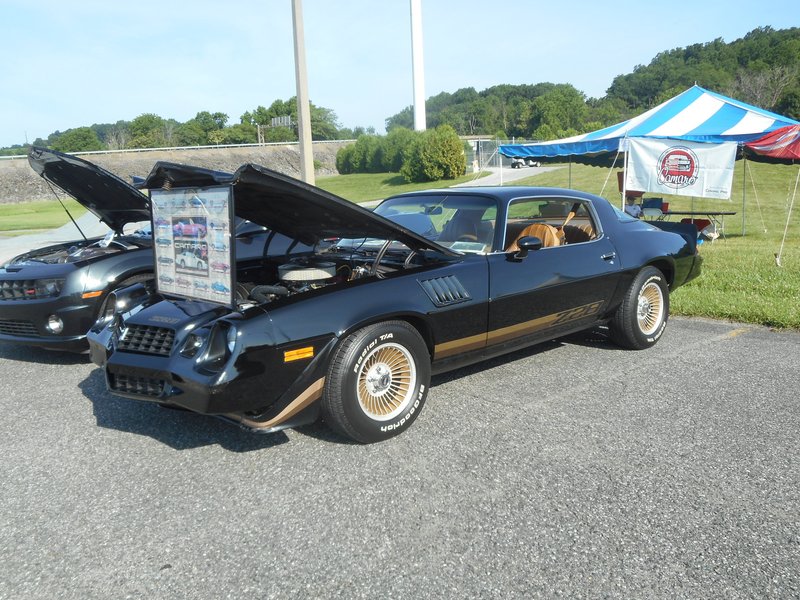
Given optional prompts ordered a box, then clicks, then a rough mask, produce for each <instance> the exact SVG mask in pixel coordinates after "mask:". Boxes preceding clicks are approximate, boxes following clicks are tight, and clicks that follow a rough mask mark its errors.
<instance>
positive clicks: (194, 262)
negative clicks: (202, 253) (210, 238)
mask: <svg viewBox="0 0 800 600" xmlns="http://www.w3.org/2000/svg"><path fill="white" fill-rule="evenodd" d="M175 262H176V263H177V265H178V266H179V267H181V268H182V269H203V270H205V269H207V268H208V263H206V261H204V260H203V259H202V258H200V257H199V256H197V254H195V253H194V252H191V251H189V250H185V251H183V252H181V253H180V254H178V255H176V256H175Z"/></svg>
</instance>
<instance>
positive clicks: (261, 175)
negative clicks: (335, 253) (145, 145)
mask: <svg viewBox="0 0 800 600" xmlns="http://www.w3.org/2000/svg"><path fill="white" fill-rule="evenodd" d="M214 185H230V186H232V189H233V198H234V211H235V213H236V216H237V217H241V218H242V219H247V220H248V221H252V222H253V223H256V224H258V225H263V226H265V227H268V228H269V229H272V230H273V231H276V232H278V233H281V234H283V235H286V236H289V237H291V238H294V239H297V240H299V241H301V242H302V243H304V244H307V245H310V246H313V245H314V244H315V243H317V242H319V241H320V240H323V239H330V238H351V239H353V238H379V239H390V240H396V241H398V242H402V243H403V244H405V245H406V246H408V247H409V248H411V249H413V250H425V249H430V250H436V251H437V252H441V253H444V254H447V255H453V256H455V255H457V253H456V252H453V251H452V250H449V249H448V248H444V247H442V246H440V245H438V244H436V243H435V242H431V241H430V240H428V239H426V238H424V237H423V236H421V235H419V234H417V233H414V232H413V231H411V230H410V229H407V228H405V227H402V226H400V225H398V224H396V223H393V222H392V221H390V220H388V219H385V218H384V217H381V216H379V215H376V214H374V213H372V212H370V211H369V210H366V209H365V208H362V207H361V206H359V205H358V204H354V203H352V202H349V201H347V200H345V199H344V198H340V197H338V196H336V195H334V194H331V193H328V192H326V191H325V190H322V189H320V188H318V187H315V186H313V185H309V184H307V183H304V182H302V181H299V180H297V179H294V178H292V177H288V176H287V175H283V174H282V173H278V172H276V171H272V170H270V169H267V168H265V167H262V166H259V165H254V164H246V165H243V166H242V167H240V168H239V169H237V171H236V172H235V173H232V174H231V173H222V172H219V171H211V170H209V169H203V168H200V167H192V166H187V165H180V164H175V163H168V162H158V163H156V164H155V166H154V167H153V170H152V171H151V172H150V175H149V176H148V177H147V179H146V181H145V182H144V184H142V187H146V188H148V189H158V188H167V189H173V188H179V187H208V186H214Z"/></svg>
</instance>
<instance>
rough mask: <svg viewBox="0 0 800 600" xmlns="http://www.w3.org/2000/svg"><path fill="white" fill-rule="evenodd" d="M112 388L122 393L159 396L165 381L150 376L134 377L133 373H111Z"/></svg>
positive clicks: (151, 396)
mask: <svg viewBox="0 0 800 600" xmlns="http://www.w3.org/2000/svg"><path fill="white" fill-rule="evenodd" d="M109 382H110V383H111V389H112V390H114V391H115V392H120V393H121V394H136V395H137V396H148V397H150V398H157V397H159V396H161V393H162V392H163V391H164V381H162V380H161V379H151V378H149V377H133V376H132V375H121V374H111V376H110V377H109Z"/></svg>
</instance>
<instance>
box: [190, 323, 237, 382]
mask: <svg viewBox="0 0 800 600" xmlns="http://www.w3.org/2000/svg"><path fill="white" fill-rule="evenodd" d="M193 335H196V334H193ZM190 337H191V336H190ZM187 341H188V340H187ZM235 347H236V327H234V326H233V325H232V324H230V323H227V322H224V321H221V322H219V323H217V324H216V325H214V327H213V328H212V329H211V334H210V335H209V336H208V345H207V349H206V352H205V354H204V355H203V357H202V358H201V359H200V364H201V365H202V366H203V367H205V368H206V369H209V370H211V371H219V370H221V369H222V367H223V366H224V365H225V363H226V362H227V361H228V359H229V358H230V357H231V354H232V353H233V349H234V348H235Z"/></svg>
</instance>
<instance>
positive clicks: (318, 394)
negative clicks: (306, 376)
mask: <svg viewBox="0 0 800 600" xmlns="http://www.w3.org/2000/svg"><path fill="white" fill-rule="evenodd" d="M324 387H325V378H324V377H321V378H319V379H317V380H316V381H315V382H314V383H312V384H311V385H310V386H308V387H307V388H306V389H305V390H303V392H302V393H301V394H300V395H299V396H298V397H297V398H295V399H294V400H292V401H291V402H290V403H289V404H288V405H287V406H286V408H284V409H283V410H282V411H281V412H280V413H279V414H278V415H277V416H275V417H273V418H272V419H270V420H269V421H253V420H252V419H248V418H247V417H245V416H242V415H237V414H233V413H231V414H227V415H225V416H226V417H228V418H229V419H233V420H234V421H238V422H239V423H241V424H243V425H247V426H248V427H250V428H252V429H269V428H270V427H275V426H276V425H280V424H281V423H283V422H284V421H286V420H287V419H289V418H291V417H293V416H294V415H296V414H297V413H299V412H300V411H301V410H303V409H304V408H306V407H308V406H309V405H310V404H311V403H312V402H314V401H315V400H319V399H320V398H322V389H323V388H324Z"/></svg>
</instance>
